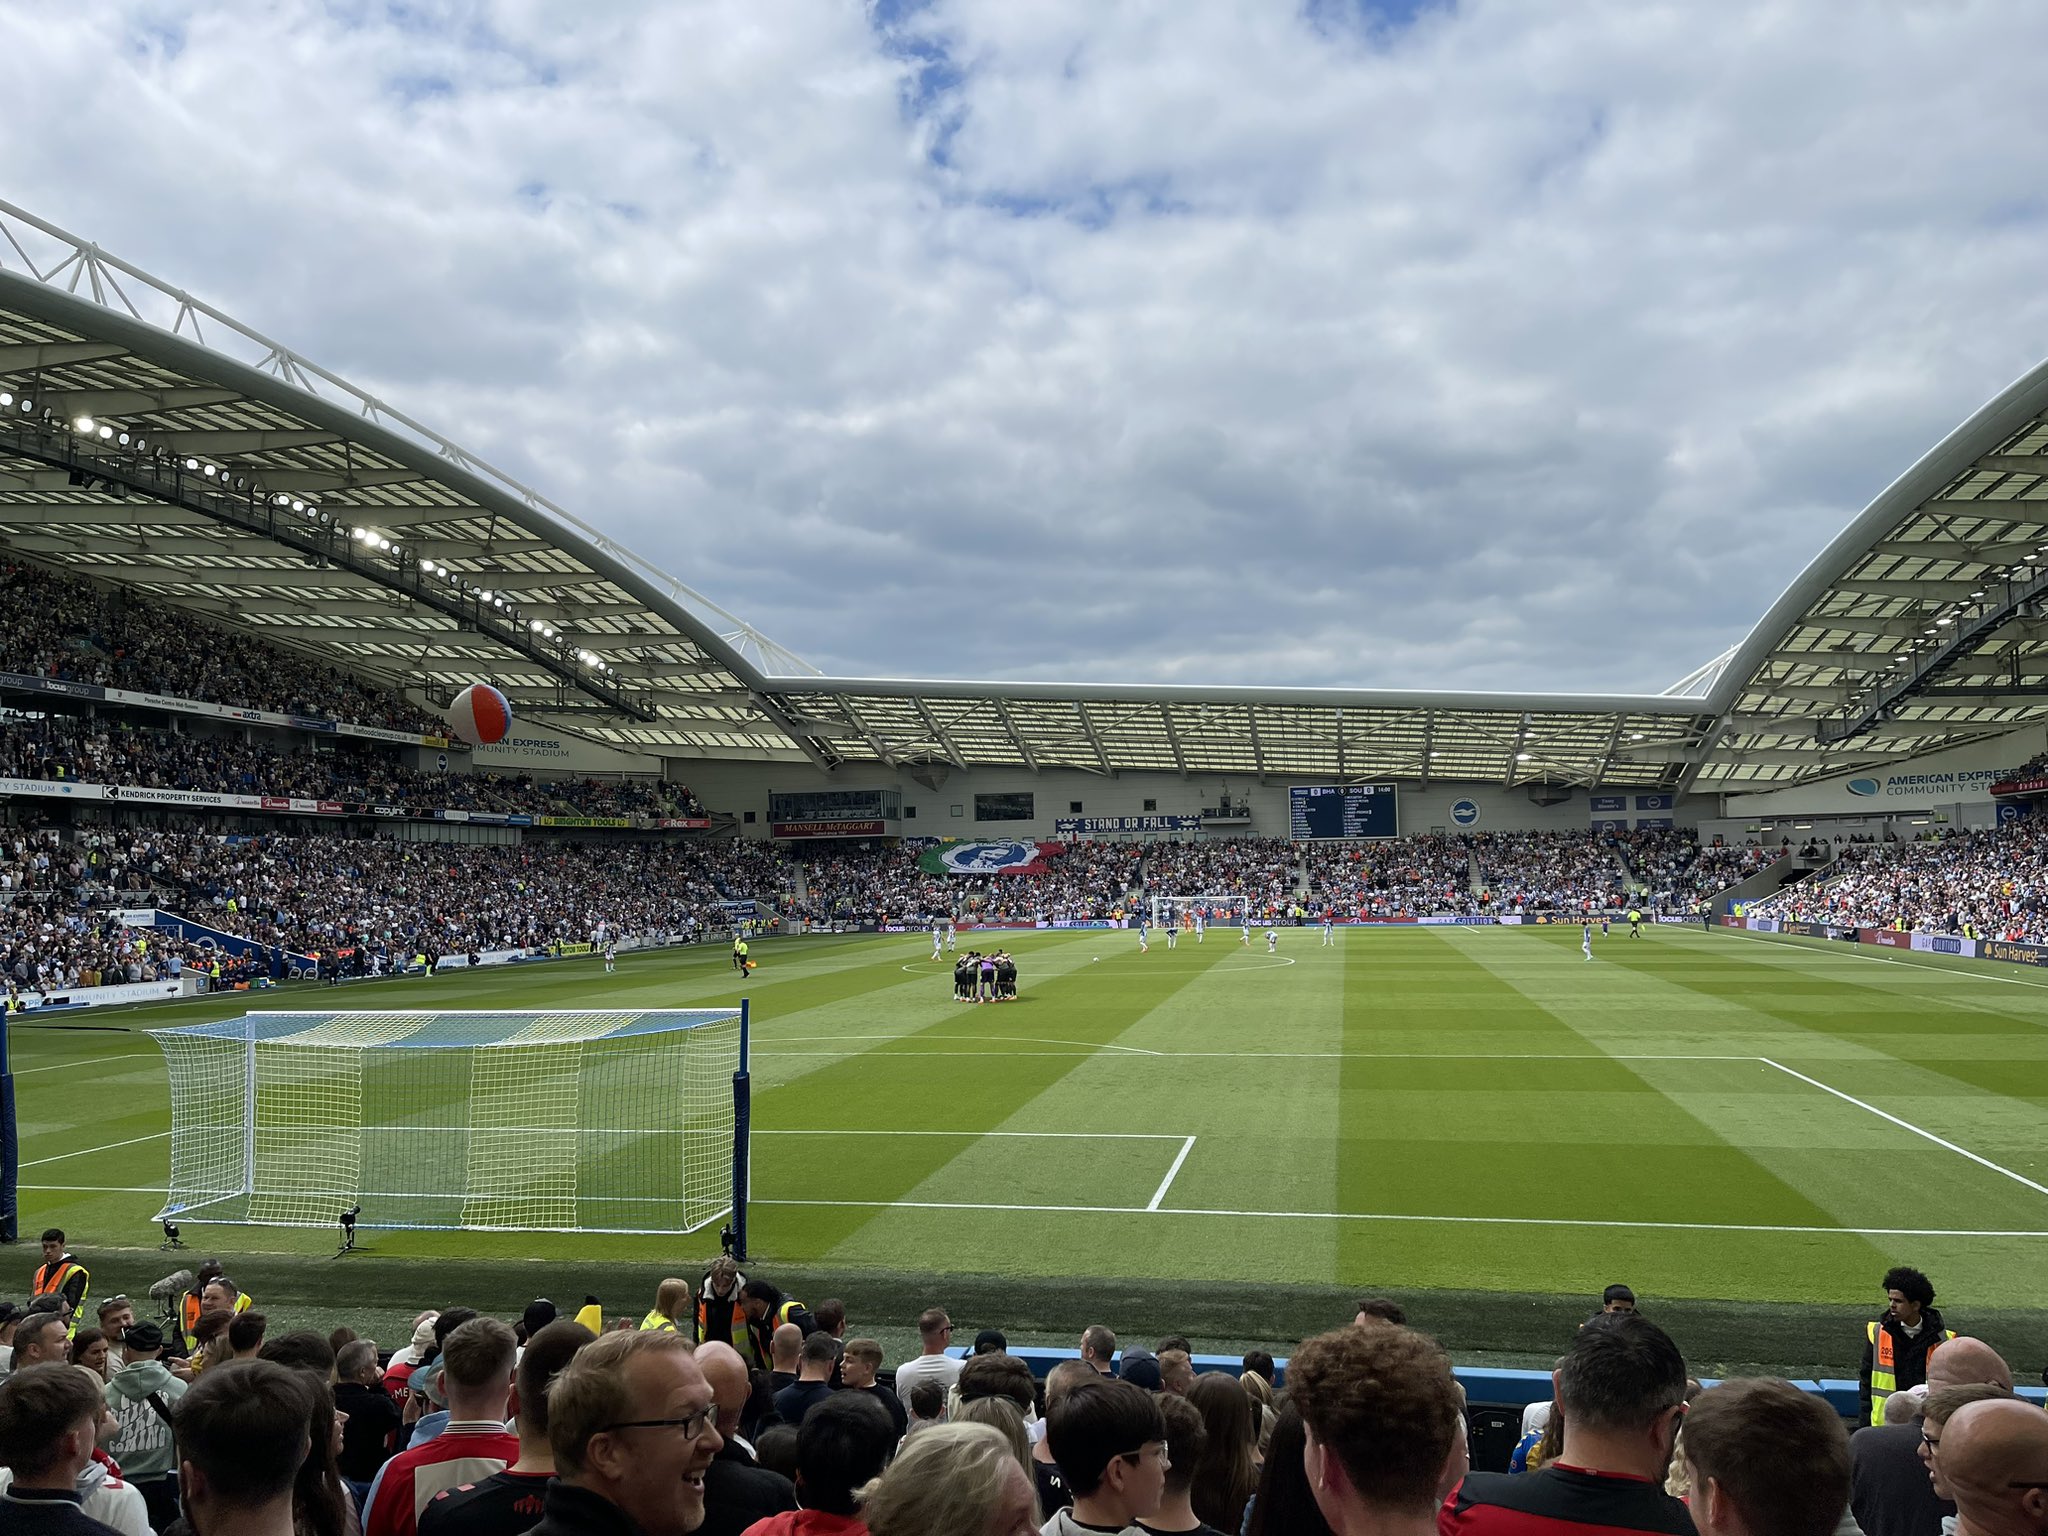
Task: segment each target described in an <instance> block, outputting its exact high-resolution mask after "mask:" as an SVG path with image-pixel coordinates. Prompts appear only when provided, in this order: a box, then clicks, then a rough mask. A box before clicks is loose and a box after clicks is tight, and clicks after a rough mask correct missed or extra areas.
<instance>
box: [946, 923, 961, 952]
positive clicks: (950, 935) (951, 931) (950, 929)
mask: <svg viewBox="0 0 2048 1536" xmlns="http://www.w3.org/2000/svg"><path fill="white" fill-rule="evenodd" d="M959 933H960V927H959V924H957V923H955V922H954V921H953V919H952V918H950V917H949V918H947V919H946V948H947V949H949V950H950V949H951V948H952V947H953V941H954V939H956V938H957V937H958V936H959Z"/></svg>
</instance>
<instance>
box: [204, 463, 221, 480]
mask: <svg viewBox="0 0 2048 1536" xmlns="http://www.w3.org/2000/svg"><path fill="white" fill-rule="evenodd" d="M219 473H220V466H219V465H218V464H209V465H207V466H206V478H207V479H209V480H211V479H212V478H213V477H214V476H215V475H217V474H219Z"/></svg>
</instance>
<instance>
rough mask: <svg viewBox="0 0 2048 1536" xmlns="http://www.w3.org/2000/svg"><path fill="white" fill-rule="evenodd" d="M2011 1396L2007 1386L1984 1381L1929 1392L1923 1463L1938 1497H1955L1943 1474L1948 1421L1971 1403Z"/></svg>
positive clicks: (1922, 1431) (1922, 1423) (1922, 1426)
mask: <svg viewBox="0 0 2048 1536" xmlns="http://www.w3.org/2000/svg"><path fill="white" fill-rule="evenodd" d="M2011 1396H2012V1392H2011V1390H2010V1389H2008V1388H2006V1387H1993V1386H1987V1385H1985V1384H1984V1383H1982V1382H1972V1383H1969V1384H1967V1385H1965V1386H1960V1387H1936V1388H1934V1389H1933V1390H1932V1391H1930V1392H1929V1393H1928V1394H1927V1399H1926V1405H1925V1407H1926V1411H1925V1412H1924V1413H1923V1414H1922V1416H1921V1419H1920V1462H1921V1465H1923V1466H1924V1467H1926V1468H1927V1476H1928V1477H1929V1479H1931V1480H1932V1482H1933V1484H1934V1492H1935V1494H1936V1496H1937V1497H1939V1498H1944V1499H1948V1500H1950V1501H1953V1500H1954V1499H1955V1495H1954V1494H1953V1493H1952V1492H1950V1491H1949V1486H1948V1481H1947V1479H1945V1478H1944V1477H1943V1476H1942V1474H1941V1437H1942V1436H1943V1435H1944V1434H1946V1433H1947V1431H1948V1421H1949V1420H1950V1419H1952V1418H1954V1417H1955V1416H1956V1415H1957V1414H1958V1413H1960V1412H1962V1410H1963V1409H1965V1408H1967V1407H1969V1406H1970V1404H1972V1403H1992V1402H1997V1401H1998V1400H1999V1399H2000V1398H2007V1397H2011Z"/></svg>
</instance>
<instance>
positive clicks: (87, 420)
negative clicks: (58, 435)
mask: <svg viewBox="0 0 2048 1536" xmlns="http://www.w3.org/2000/svg"><path fill="white" fill-rule="evenodd" d="M71 425H72V426H74V427H76V428H77V429H78V430H79V431H81V432H87V433H89V432H91V431H92V429H93V419H92V418H91V417H90V416H81V417H79V418H78V420H76V421H74V422H73V423H72V424H71Z"/></svg>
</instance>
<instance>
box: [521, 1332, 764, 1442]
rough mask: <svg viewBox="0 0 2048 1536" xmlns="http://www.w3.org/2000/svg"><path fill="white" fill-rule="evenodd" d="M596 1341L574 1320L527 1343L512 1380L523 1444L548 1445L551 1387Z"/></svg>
mask: <svg viewBox="0 0 2048 1536" xmlns="http://www.w3.org/2000/svg"><path fill="white" fill-rule="evenodd" d="M596 1337H597V1335H596V1334H594V1333H592V1332H591V1331H590V1330H589V1329H588V1328H586V1327H584V1326H583V1325H582V1324H581V1323H579V1322H577V1321H576V1320H575V1319H574V1318H572V1317H565V1318H561V1319H560V1320H558V1321H556V1322H552V1323H548V1324H546V1325H545V1326H544V1327H542V1328H541V1330H540V1331H539V1332H538V1333H536V1334H535V1335H534V1336H533V1337H532V1338H530V1339H528V1340H527V1341H526V1348H525V1350H524V1351H522V1352H521V1354H520V1356H519V1364H518V1366H517V1368H516V1374H515V1376H514V1378H513V1380H514V1396H513V1403H512V1414H513V1417H514V1418H516V1419H518V1421H519V1438H520V1439H521V1440H522V1441H525V1440H533V1441H537V1442H539V1443H541V1444H546V1442H547V1438H548V1387H549V1385H550V1384H551V1383H552V1382H553V1381H554V1379H555V1377H557V1376H559V1375H560V1374H561V1372H562V1368H563V1367H564V1366H566V1365H567V1364H568V1363H569V1362H570V1361H571V1360H573V1359H575V1358H576V1353H577V1351H578V1350H580V1349H582V1348H583V1346H584V1345H586V1344H588V1343H590V1342H591V1341H592V1340H593V1339H595V1338H596ZM735 1358H737V1357H735ZM522 1454H523V1453H522Z"/></svg>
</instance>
